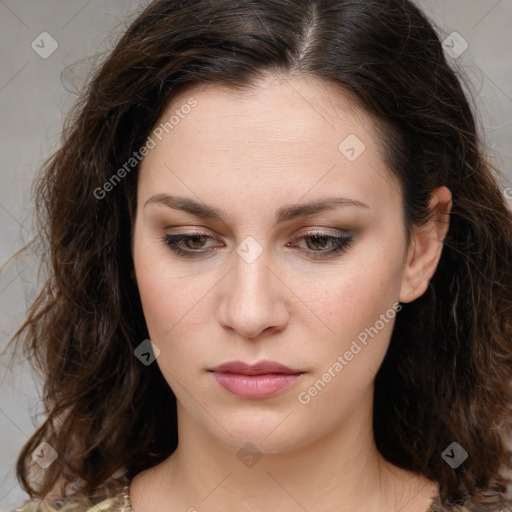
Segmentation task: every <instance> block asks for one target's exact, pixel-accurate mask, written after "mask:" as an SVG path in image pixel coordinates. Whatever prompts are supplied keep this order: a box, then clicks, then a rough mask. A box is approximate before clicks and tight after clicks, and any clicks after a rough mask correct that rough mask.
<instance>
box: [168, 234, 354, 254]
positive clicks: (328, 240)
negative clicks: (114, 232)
mask: <svg viewBox="0 0 512 512" xmlns="http://www.w3.org/2000/svg"><path fill="white" fill-rule="evenodd" d="M161 240H162V241H163V242H164V243H165V244H166V245H167V246H168V247H169V249H171V251H173V252H174V253H175V254H177V255H178V256H183V257H186V258H195V257H198V256H202V255H204V254H206V253H208V252H210V251H212V250H213V249H214V247H213V248H206V249H205V243H206V242H207V241H208V240H213V237H211V236H210V235H208V234H207V233H180V234H176V235H171V234H166V235H165V236H164V237H163V238H162V239H161ZM299 240H304V241H306V249H301V252H304V253H307V256H308V257H309V258H313V259H319V258H327V257H332V256H335V255H337V254H340V253H342V252H343V251H345V250H347V249H348V248H349V246H350V245H351V243H352V235H350V234H344V235H332V234H329V233H324V232H317V231H314V232H308V233H305V234H303V235H302V236H300V237H299V238H297V239H295V240H294V242H293V243H291V244H287V245H288V246H290V245H291V246H292V247H293V246H295V245H294V244H295V243H296V242H297V241H299ZM329 246H330V249H329Z"/></svg>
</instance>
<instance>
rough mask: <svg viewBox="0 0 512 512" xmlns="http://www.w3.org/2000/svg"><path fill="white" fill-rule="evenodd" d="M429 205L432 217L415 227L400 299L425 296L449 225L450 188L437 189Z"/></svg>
mask: <svg viewBox="0 0 512 512" xmlns="http://www.w3.org/2000/svg"><path fill="white" fill-rule="evenodd" d="M429 208H430V211H431V212H432V215H431V219H430V220H429V221H428V222H427V223H426V224H425V225H423V226H415V227H414V230H413V235H412V238H411V243H410V246H409V249H408V254H407V259H406V263H405V266H404V270H403V274H402V286H401V288H400V302H404V303H405V302H412V301H413V300H415V299H417V298H418V297H420V296H421V295H423V294H424V293H425V291H426V290H427V287H428V283H429V281H430V279H431V278H432V276H433V275H434V272H435V271H436V268H437V264H438V263H439V259H440V258H441V252H442V250H443V241H444V239H445V237H446V234H447V233H448V228H449V226H450V211H451V208H452V194H451V192H450V190H449V189H448V188H446V187H439V188H436V189H435V190H434V191H433V192H432V195H431V197H430V202H429Z"/></svg>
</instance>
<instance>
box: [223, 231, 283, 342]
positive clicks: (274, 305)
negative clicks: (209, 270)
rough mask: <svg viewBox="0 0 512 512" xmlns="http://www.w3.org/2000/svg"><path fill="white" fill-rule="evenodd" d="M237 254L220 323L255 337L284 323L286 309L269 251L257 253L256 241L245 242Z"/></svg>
mask: <svg viewBox="0 0 512 512" xmlns="http://www.w3.org/2000/svg"><path fill="white" fill-rule="evenodd" d="M258 245H259V244H258ZM260 247H261V246H260ZM237 253H238V254H236V255H235V261H234V269H233V271H232V272H230V276H229V279H228V281H227V282H226V287H225V292H224V296H223V298H222V307H221V321H222V323H223V324H225V325H229V326H230V327H232V328H233V329H235V330H236V331H238V332H239V333H240V334H242V335H243V336H247V337H256V336H257V335H258V334H259V333H260V332H261V331H263V330H265V329H267V328H268V327H271V326H277V325H280V324H282V323H283V322H284V321H285V319H286V315H285V314H283V313H285V306H284V304H282V303H280V302H281V301H282V298H281V297H280V292H279V290H278V288H279V284H278V282H276V278H275V276H274V275H273V272H272V271H271V270H270V268H269V263H270V261H269V257H268V256H269V254H268V252H267V251H264V250H263V248H261V250H258V249H257V246H256V244H255V243H254V240H245V241H244V242H242V243H241V244H240V245H239V246H238V248H237ZM258 253H259V254H258Z"/></svg>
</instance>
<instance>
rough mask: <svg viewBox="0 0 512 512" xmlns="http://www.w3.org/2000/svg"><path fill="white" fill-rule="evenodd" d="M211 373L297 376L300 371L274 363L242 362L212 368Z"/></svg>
mask: <svg viewBox="0 0 512 512" xmlns="http://www.w3.org/2000/svg"><path fill="white" fill-rule="evenodd" d="M209 371H211V372H224V373H237V374H240V375H265V374H269V373H283V374H298V373H303V372H301V371H300V370H295V369H293V368H289V367H288V366H285V365H284V364H281V363H278V362H276V361H259V362H257V363H255V364H248V363H244V362H243V361H228V362H227V363H223V364H221V365H219V366H215V367H214V368H209Z"/></svg>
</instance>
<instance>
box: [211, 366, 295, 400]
mask: <svg viewBox="0 0 512 512" xmlns="http://www.w3.org/2000/svg"><path fill="white" fill-rule="evenodd" d="M208 371H210V372H213V376H214V377H215V379H216V381H217V382H218V383H219V384H220V385H221V386H222V387H223V388H224V389H226V390H227V391H229V392H230V393H232V394H234V395H237V396H240V397H242V398H254V399H256V398H268V397H271V396H273V395H276V394H277V393H280V392H281V391H284V390H285V389H287V388H289V387H290V386H292V385H293V384H294V383H295V382H297V380H298V379H299V378H300V377H301V376H302V375H303V374H304V372H303V371H300V370H295V369H293V368H289V367H287V366H284V365H282V364H280V363H277V362H275V361H259V362H258V363H256V364H253V365H249V364H247V363H244V362H243V361H230V362H228V363H224V364H221V365H219V366H216V367H214V368H209V370H208Z"/></svg>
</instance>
